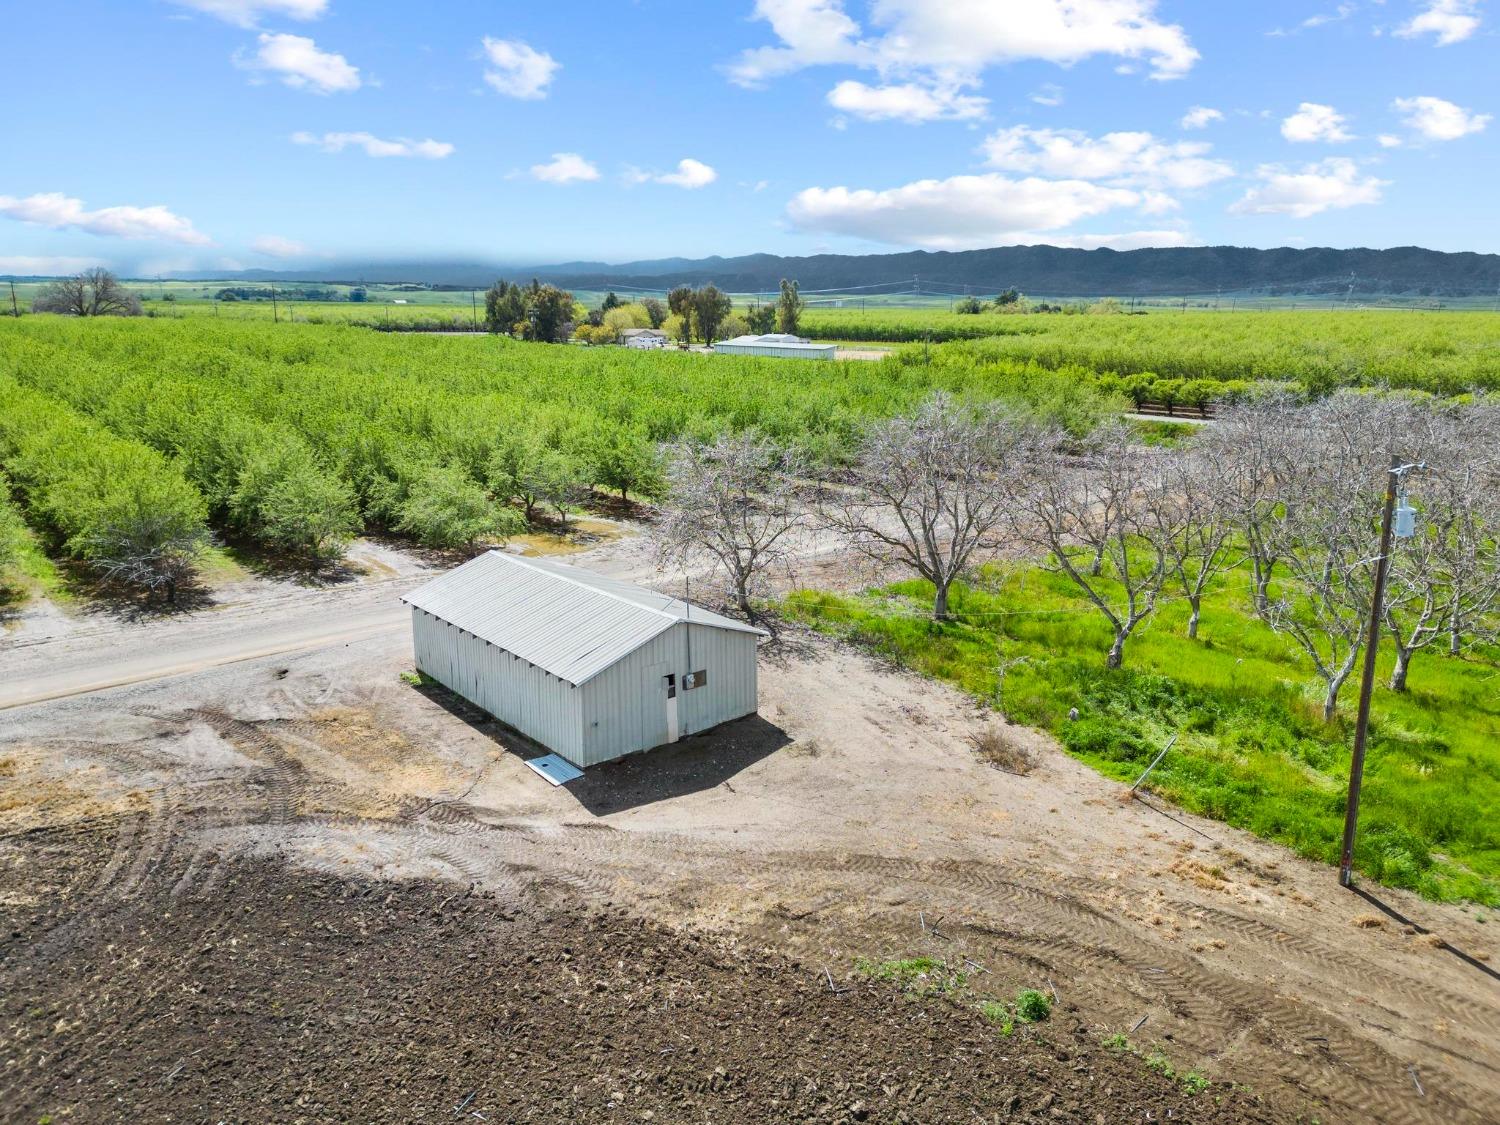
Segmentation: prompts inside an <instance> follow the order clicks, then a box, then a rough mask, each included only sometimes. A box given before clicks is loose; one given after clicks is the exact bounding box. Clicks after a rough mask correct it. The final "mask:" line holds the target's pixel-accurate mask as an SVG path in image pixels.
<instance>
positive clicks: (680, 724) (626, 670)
mask: <svg viewBox="0 0 1500 1125" xmlns="http://www.w3.org/2000/svg"><path fill="white" fill-rule="evenodd" d="M402 601H404V602H406V603H407V604H408V605H410V606H411V610H412V614H411V618H412V642H413V647H414V649H415V651H416V662H417V668H418V670H419V671H421V672H424V673H426V674H427V675H429V676H431V677H432V678H433V679H435V680H437V681H438V682H439V683H441V684H443V685H444V686H445V687H447V688H449V689H450V690H452V691H454V692H456V693H458V694H459V695H461V696H463V697H464V698H465V699H467V700H469V701H470V702H472V703H475V704H477V705H478V706H480V707H482V708H484V709H485V710H486V711H488V712H489V713H490V714H492V715H494V716H495V717H496V718H498V719H500V720H501V721H502V722H505V723H507V724H509V725H510V726H512V727H514V728H515V729H516V730H518V731H520V732H521V733H522V734H524V735H527V736H528V737H530V738H532V739H534V740H536V741H537V742H540V743H541V744H542V745H544V746H546V747H547V748H548V749H550V750H553V751H555V752H556V753H557V754H559V755H560V756H562V757H563V758H566V759H567V760H568V761H570V762H572V763H573V764H574V765H575V766H592V765H597V764H599V763H600V762H607V761H610V760H611V759H614V758H620V757H623V756H625V755H626V754H633V753H635V752H636V751H638V750H649V749H651V748H652V747H653V746H661V745H663V744H665V743H668V742H676V741H677V740H678V739H680V738H682V737H684V736H686V735H689V734H696V733H698V732H700V731H704V730H707V729H708V728H710V727H713V726H717V725H718V724H719V723H723V722H727V721H728V720H730V719H737V718H739V717H741V716H742V715H750V714H754V712H755V708H756V659H755V657H756V652H755V649H756V645H757V643H758V641H759V639H760V638H761V637H763V636H765V635H766V633H765V632H764V630H761V629H756V628H754V627H753V626H750V625H746V624H745V623H744V622H742V621H735V620H733V619H731V618H728V617H721V616H720V615H718V614H716V613H710V612H708V611H707V610H704V609H700V608H699V607H697V606H691V605H688V604H687V603H686V602H684V601H682V600H681V599H677V598H671V597H668V596H667V595H665V594H658V593H655V592H654V591H651V590H645V589H642V588H641V587H639V586H632V585H630V584H629V583H626V582H617V581H615V580H614V579H610V578H605V577H603V576H602V575H598V574H594V573H593V572H591V571H587V570H583V569H580V568H579V567H574V566H566V565H564V564H562V563H557V562H552V561H550V560H543V559H529V558H521V557H519V556H517V555H511V554H506V553H504V552H500V551H490V552H488V553H487V554H484V555H480V556H479V557H478V558H475V559H472V560H470V561H469V562H467V563H465V564H464V565H463V566H460V567H458V568H457V569H456V570H452V571H449V572H448V573H447V574H444V575H443V576H442V577H440V578H435V579H433V580H432V581H431V582H428V583H427V584H426V585H424V586H421V587H419V588H418V589H416V590H413V591H412V592H411V593H409V594H407V595H406V596H405V597H404V598H403V599H402Z"/></svg>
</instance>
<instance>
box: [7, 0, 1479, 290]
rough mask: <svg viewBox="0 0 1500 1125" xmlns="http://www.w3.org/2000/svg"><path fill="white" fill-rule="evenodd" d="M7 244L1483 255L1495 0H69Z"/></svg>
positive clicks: (27, 92)
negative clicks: (1336, 250)
mask: <svg viewBox="0 0 1500 1125" xmlns="http://www.w3.org/2000/svg"><path fill="white" fill-rule="evenodd" d="M5 24H6V26H5V34H4V36H3V38H0V72H3V73H5V75H6V77H7V83H6V84H7V88H8V90H9V91H10V98H9V104H8V110H9V111H8V112H7V113H6V114H5V115H4V118H3V123H0V137H3V138H4V143H3V144H0V274H5V273H60V272H70V271H73V270H76V269H79V268H83V267H84V266H87V265H92V264H104V265H109V266H111V267H113V268H116V269H120V270H123V271H126V272H130V273H133V274H135V275H138V276H151V275H154V274H156V273H164V272H170V271H180V270H194V269H199V270H203V269H208V270H213V269H224V270H232V269H243V268H268V269H317V268H319V265H320V264H323V263H327V264H332V263H334V262H336V261H349V260H353V259H381V260H393V259H411V258H422V259H437V258H441V259H460V260H465V261H486V262H504V263H518V264H521V263H535V264H540V263H551V262H563V261H572V260H591V261H608V262H619V261H628V260H635V259H646V258H661V257H672V256H683V257H703V256H708V255H712V254H720V255H725V256H730V255H737V254H746V253H757V252H766V253H775V254H810V253H825V252H838V253H877V252H890V251H895V250H907V249H934V250H959V249H972V248H977V247H987V246H1005V245H1017V244H1036V243H1050V244H1053V245H1061V246H1082V247H1093V246H1109V247H1113V248H1116V249H1131V248H1134V247H1138V246H1185V245H1220V244H1229V245H1240V246H1261V247H1270V246H1336V247H1349V246H1368V247H1389V246H1409V245H1418V246H1425V247H1429V248H1432V249H1437V250H1474V251H1481V252H1489V253H1494V252H1500V223H1497V222H1496V221H1495V218H1494V213H1493V212H1494V200H1495V191H1496V189H1495V178H1496V177H1495V173H1496V171H1497V169H1500V153H1497V141H1500V122H1497V121H1496V120H1495V115H1496V114H1497V113H1500V81H1497V79H1496V67H1495V63H1496V60H1497V59H1500V0H1345V2H1339V0H1327V2H1311V3H1290V2H1281V0H1265V2H1261V3H1254V4H1251V3H1244V2H1224V0H1213V2H1209V0H1191V2H1190V0H1155V2H1154V0H634V2H629V0H613V2H611V3H607V4H606V3H595V2H592V0H581V2H579V0H575V2H574V3H570V4H536V3H529V4H520V3H507V2H498V0H431V2H429V3H412V2H411V0H405V2H402V3H387V2H385V0H49V2H48V3H45V4H29V5H15V6H13V7H12V8H11V10H10V11H9V13H8V15H7V17H6V21H5Z"/></svg>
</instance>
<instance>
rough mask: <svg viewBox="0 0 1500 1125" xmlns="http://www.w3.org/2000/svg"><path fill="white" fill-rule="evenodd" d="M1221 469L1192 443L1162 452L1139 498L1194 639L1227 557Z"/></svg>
mask: <svg viewBox="0 0 1500 1125" xmlns="http://www.w3.org/2000/svg"><path fill="white" fill-rule="evenodd" d="M1223 468H1224V466H1223V463H1222V462H1221V461H1219V460H1218V459H1217V458H1215V457H1213V456H1212V455H1210V454H1209V453H1207V452H1206V451H1204V450H1200V449H1197V448H1193V447H1189V448H1188V449H1186V450H1182V451H1180V452H1177V453H1168V454H1165V455H1163V456H1162V458H1161V460H1160V461H1159V463H1158V466H1157V473H1156V476H1155V478H1154V480H1150V481H1148V482H1147V484H1146V487H1145V489H1144V490H1143V495H1142V497H1141V502H1142V513H1141V519H1142V521H1143V523H1144V525H1145V526H1146V528H1147V530H1148V534H1149V537H1150V538H1151V540H1152V541H1153V542H1155V543H1157V544H1159V545H1160V547H1161V550H1162V552H1163V554H1164V555H1165V556H1166V560H1167V575H1168V581H1169V582H1170V583H1171V584H1172V585H1174V586H1176V587H1177V588H1178V589H1180V590H1181V591H1182V596H1183V597H1184V598H1186V599H1187V603H1188V606H1189V613H1188V625H1187V635H1188V636H1189V637H1194V638H1195V637H1197V636H1198V623H1199V621H1200V619H1201V618H1202V614H1203V593H1204V591H1205V590H1207V589H1208V584H1209V583H1210V582H1212V581H1213V579H1214V577H1215V576H1216V575H1218V574H1219V573H1220V572H1221V571H1223V570H1224V569H1226V568H1227V567H1228V566H1229V565H1230V561H1231V552H1230V549H1229V540H1230V538H1231V536H1233V534H1234V522H1233V520H1232V519H1231V518H1230V509H1229V504H1228V497H1229V492H1230V489H1229V487H1227V485H1228V484H1229V480H1230V474H1228V473H1225V472H1224V471H1223Z"/></svg>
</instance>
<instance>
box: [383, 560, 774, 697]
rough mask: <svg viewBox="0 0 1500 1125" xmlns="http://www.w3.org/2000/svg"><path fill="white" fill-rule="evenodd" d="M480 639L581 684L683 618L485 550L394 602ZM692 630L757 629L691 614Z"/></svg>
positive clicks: (572, 575)
mask: <svg viewBox="0 0 1500 1125" xmlns="http://www.w3.org/2000/svg"><path fill="white" fill-rule="evenodd" d="M401 600H402V601H404V602H406V603H407V604H408V605H411V606H414V607H415V608H417V609H421V610H425V611H426V612H428V613H430V614H432V615H433V616H434V617H438V618H441V619H442V620H444V621H447V622H448V623H450V624H452V625H455V626H457V627H458V628H460V629H462V630H464V631H465V632H467V633H472V634H473V635H474V636H476V637H478V638H479V639H480V640H483V641H489V642H490V643H491V644H493V645H496V646H498V647H499V648H503V649H504V650H505V651H506V652H509V653H513V654H515V655H516V656H519V657H520V658H521V659H522V660H525V661H528V662H530V663H532V664H535V665H536V666H537V667H538V668H541V669H543V670H545V671H547V672H550V673H552V674H553V675H554V676H556V677H557V678H558V679H561V680H566V681H567V682H568V683H571V684H581V683H584V682H585V681H587V680H589V679H592V678H593V677H594V676H596V675H598V674H599V673H600V672H602V671H604V670H605V669H606V668H608V667H609V666H610V665H612V664H614V663H615V662H616V661H618V660H620V659H621V658H623V657H625V656H627V655H629V654H630V653H632V652H634V651H635V650H636V649H637V648H639V647H640V646H641V645H643V644H645V643H646V642H647V641H649V640H650V639H651V638H652V637H654V636H656V635H657V634H659V633H662V632H664V631H666V630H667V629H670V628H671V627H672V626H673V625H675V624H677V622H679V621H683V620H687V619H688V618H689V612H688V607H687V605H686V603H684V602H683V601H682V600H681V599H680V598H673V597H669V596H668V595H666V594H658V593H656V592H655V591H653V590H645V589H642V588H641V587H639V586H632V585H631V584H630V583H628V582H617V581H615V580H614V579H613V578H605V577H604V576H603V575H601V574H595V573H594V572H593V571H590V570H584V569H583V568H582V567H576V566H567V565H565V564H564V563H559V562H552V561H551V560H548V559H528V558H522V557H520V556H519V555H511V554H506V553H504V552H502V551H489V552H486V553H485V554H483V555H480V556H479V557H478V558H475V559H470V560H469V561H468V562H466V563H464V565H463V566H461V567H458V568H457V569H456V570H450V571H449V572H448V573H447V574H444V575H442V576H441V577H438V578H434V579H433V580H432V581H431V582H428V583H426V584H425V585H422V586H419V587H417V588H416V589H415V590H413V591H412V592H411V593H409V594H407V595H406V596H405V597H403V598H402V599H401ZM691 609H692V612H691V620H692V623H693V624H694V625H705V626H709V627H711V628H716V629H729V630H733V631H735V632H741V633H758V634H760V635H762V636H764V635H765V630H763V629H757V628H755V627H754V626H752V625H746V624H745V623H744V622H743V621H735V620H734V619H733V618H730V617H722V616H720V615H719V614H717V613H710V612H709V611H708V610H706V609H701V608H699V607H698V606H692V607H691Z"/></svg>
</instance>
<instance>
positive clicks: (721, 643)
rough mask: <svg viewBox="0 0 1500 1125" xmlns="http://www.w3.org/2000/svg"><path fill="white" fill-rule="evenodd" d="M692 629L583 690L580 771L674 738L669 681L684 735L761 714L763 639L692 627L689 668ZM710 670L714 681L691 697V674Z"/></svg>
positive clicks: (679, 630)
mask: <svg viewBox="0 0 1500 1125" xmlns="http://www.w3.org/2000/svg"><path fill="white" fill-rule="evenodd" d="M688 628H689V626H688V625H686V624H679V625H676V626H674V627H673V628H672V629H670V630H669V631H668V632H666V633H663V634H662V635H661V636H659V637H656V638H654V639H652V640H651V641H649V642H648V643H646V644H644V645H642V646H641V647H640V648H639V649H637V650H636V651H635V652H633V653H631V654H630V655H629V656H626V657H624V658H623V659H621V660H620V661H619V662H618V663H616V664H615V665H614V666H613V667H611V668H609V669H608V670H606V671H604V672H602V673H600V674H599V675H598V676H596V677H595V678H594V679H592V680H590V681H589V682H588V683H586V684H584V685H583V686H582V687H580V688H579V689H578V690H579V693H580V694H581V695H582V696H583V700H582V704H583V705H582V721H583V730H582V746H583V751H582V758H581V759H572V758H570V759H569V760H570V761H573V762H574V764H576V765H580V766H592V765H597V764H599V763H600V762H607V761H610V760H611V759H614V758H619V757H623V756H624V755H626V754H633V753H635V752H637V751H639V750H649V749H651V748H652V747H654V746H660V745H661V744H662V743H664V742H665V741H666V739H667V718H666V692H665V689H664V686H663V682H662V678H663V677H664V676H666V675H667V674H668V673H670V674H672V675H675V676H676V677H677V685H678V686H677V708H678V711H677V713H678V722H679V726H680V730H681V732H682V734H683V735H688V734H697V733H699V732H701V731H705V730H708V729H709V728H710V727H715V726H718V725H719V724H720V723H724V722H728V721H729V720H730V719H737V718H740V717H741V716H743V715H749V714H753V713H754V712H755V710H756V707H757V702H756V690H757V689H756V640H757V638H756V635H755V634H753V633H743V632H731V631H728V630H724V629H716V628H712V627H709V626H701V625H698V626H691V628H692V663H691V666H690V665H689V662H688V637H687V629H688ZM700 670H701V671H706V672H707V673H708V683H707V684H706V685H705V686H704V687H701V688H695V689H693V690H692V691H687V690H685V689H684V688H683V686H682V684H683V678H684V676H686V675H687V673H688V672H696V671H700ZM564 756H567V755H564Z"/></svg>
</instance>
